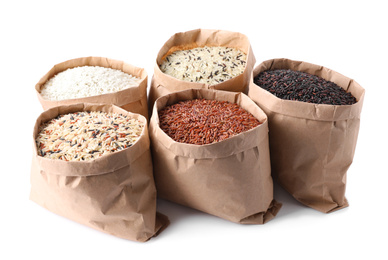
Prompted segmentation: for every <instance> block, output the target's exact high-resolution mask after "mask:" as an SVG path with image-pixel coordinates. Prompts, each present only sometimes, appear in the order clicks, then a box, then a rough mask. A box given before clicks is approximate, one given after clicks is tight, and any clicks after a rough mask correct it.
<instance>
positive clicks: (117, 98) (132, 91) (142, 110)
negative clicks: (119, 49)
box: [35, 57, 148, 118]
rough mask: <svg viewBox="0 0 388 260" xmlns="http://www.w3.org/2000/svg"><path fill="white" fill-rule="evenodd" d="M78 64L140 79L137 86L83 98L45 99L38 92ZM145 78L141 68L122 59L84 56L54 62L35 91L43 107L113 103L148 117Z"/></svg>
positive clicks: (145, 75)
mask: <svg viewBox="0 0 388 260" xmlns="http://www.w3.org/2000/svg"><path fill="white" fill-rule="evenodd" d="M79 66H99V67H105V68H111V69H116V70H121V71H123V72H125V73H128V74H131V75H133V76H136V77H138V78H140V79H141V82H140V84H139V86H138V87H130V88H127V89H124V90H121V91H118V92H115V93H109V94H103V95H97V96H92V97H85V98H75V99H67V100H60V101H56V100H45V99H43V97H42V95H41V94H40V90H41V88H42V87H43V85H44V84H45V83H46V82H47V80H49V79H50V78H52V77H53V76H55V75H56V74H58V73H59V72H62V71H64V70H66V69H69V68H75V67H79ZM147 79H148V75H147V73H146V71H145V70H144V69H142V68H138V67H135V66H132V65H130V64H127V63H125V62H123V61H118V60H113V59H108V58H103V57H84V58H77V59H72V60H68V61H65V62H62V63H59V64H56V65H55V66H54V67H53V68H52V69H51V70H50V71H49V72H47V73H46V75H44V76H43V77H42V78H41V79H40V80H39V82H38V83H37V84H36V85H35V89H36V93H37V96H38V99H39V102H40V103H41V105H42V107H43V109H45V110H46V109H49V108H51V107H55V106H61V105H69V104H77V103H98V104H103V103H105V104H113V105H116V106H118V107H121V108H123V109H125V110H127V111H130V112H132V113H138V114H141V115H143V116H145V117H146V118H148V107H147Z"/></svg>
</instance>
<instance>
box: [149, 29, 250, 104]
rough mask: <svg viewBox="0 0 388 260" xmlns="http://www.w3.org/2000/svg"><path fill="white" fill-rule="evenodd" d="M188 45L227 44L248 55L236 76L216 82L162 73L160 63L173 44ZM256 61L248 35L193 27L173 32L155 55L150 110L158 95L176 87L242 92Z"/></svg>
mask: <svg viewBox="0 0 388 260" xmlns="http://www.w3.org/2000/svg"><path fill="white" fill-rule="evenodd" d="M187 46H190V47H191V48H195V47H202V46H226V47H233V48H237V49H240V50H241V51H243V52H244V53H245V54H246V55H247V61H246V67H245V70H244V72H243V73H242V74H240V75H239V76H237V77H234V78H232V79H229V80H227V81H224V82H222V83H219V84H216V85H208V84H205V83H196V82H188V81H183V80H179V79H176V78H174V77H171V76H169V75H167V74H165V73H163V72H162V71H161V70H160V68H159V66H160V65H161V63H162V60H163V58H164V56H165V55H166V54H167V53H169V51H171V50H172V49H174V48H177V47H179V48H185V47H187ZM255 62H256V59H255V56H254V55H253V51H252V48H251V45H250V42H249V40H248V37H247V36H245V35H243V34H241V33H238V32H229V31H224V30H208V29H196V30H192V31H187V32H180V33H176V34H174V35H173V36H172V37H171V38H170V39H169V40H168V41H167V42H166V43H165V44H164V45H163V46H162V48H161V49H160V51H159V53H158V56H157V58H156V64H155V66H154V75H153V77H152V80H151V88H150V93H149V107H150V111H151V110H152V107H153V104H154V102H155V100H156V99H157V98H158V97H161V96H163V95H165V94H168V93H171V92H175V91H180V90H185V89H190V88H198V89H199V88H204V89H218V90H227V91H233V92H244V91H245V89H246V88H247V87H248V84H249V78H250V75H251V72H252V69H253V66H254V65H255Z"/></svg>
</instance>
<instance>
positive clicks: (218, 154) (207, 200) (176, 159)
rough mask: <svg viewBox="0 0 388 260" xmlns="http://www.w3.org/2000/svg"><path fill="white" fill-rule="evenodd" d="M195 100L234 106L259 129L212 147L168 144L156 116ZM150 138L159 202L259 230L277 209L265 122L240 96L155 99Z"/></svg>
mask: <svg viewBox="0 0 388 260" xmlns="http://www.w3.org/2000/svg"><path fill="white" fill-rule="evenodd" d="M196 98H204V99H211V100H220V101H229V102H231V103H237V104H238V105H240V106H241V107H242V108H244V109H245V110H247V111H248V112H250V113H252V114H253V115H254V116H255V117H256V118H257V119H259V121H260V122H262V124H261V125H259V126H257V127H255V128H253V129H251V130H249V131H247V132H244V133H241V134H238V135H235V136H233V137H230V138H228V139H226V140H223V141H220V142H218V143H212V144H206V145H193V144H186V143H179V142H175V141H173V140H172V139H171V138H170V137H169V136H168V135H167V134H165V133H164V132H163V130H162V129H161V128H160V127H159V117H158V111H159V110H160V109H162V108H164V107H165V106H167V105H171V104H174V103H177V102H178V101H181V100H192V99H196ZM150 137H151V147H152V155H153V163H154V176H155V182H156V187H157V190H158V196H159V197H161V198H163V199H167V200H169V201H173V202H176V203H179V204H181V205H185V206H188V207H191V208H194V209H197V210H200V211H203V212H206V213H209V214H212V215H215V216H218V217H221V218H224V219H227V220H230V221H233V222H237V223H244V224H263V223H266V222H267V221H269V220H271V219H272V218H274V217H275V216H276V214H277V212H278V211H279V209H280V207H281V204H279V203H277V202H276V201H275V200H274V199H273V183H272V177H271V168H270V158H269V150H268V149H269V148H268V126H267V116H266V115H265V114H264V113H263V111H262V110H261V109H260V108H259V107H258V106H257V105H256V104H255V103H254V102H253V101H252V100H250V99H249V98H248V97H247V96H246V95H244V94H242V93H233V92H227V91H217V90H207V89H190V90H184V91H179V92H174V93H171V94H168V95H165V96H163V97H160V98H159V99H157V101H156V102H155V105H154V111H153V113H152V117H151V121H150Z"/></svg>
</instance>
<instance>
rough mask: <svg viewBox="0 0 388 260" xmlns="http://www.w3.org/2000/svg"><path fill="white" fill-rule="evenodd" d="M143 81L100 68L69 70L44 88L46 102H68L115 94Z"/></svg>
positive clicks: (86, 67) (57, 75)
mask: <svg viewBox="0 0 388 260" xmlns="http://www.w3.org/2000/svg"><path fill="white" fill-rule="evenodd" d="M140 81H141V79H140V78H137V77H135V76H133V75H130V74H127V73H124V72H122V71H121V70H115V69H111V68H104V67H98V66H81V67H75V68H71V69H67V70H65V71H62V72H60V73H58V74H56V75H55V76H54V77H52V78H50V79H49V80H48V81H47V82H46V83H45V84H44V85H43V87H42V89H41V95H42V97H43V99H46V100H66V99H74V98H84V97H91V96H97V95H102V94H108V93H114V92H117V91H120V90H124V89H126V88H130V87H135V86H138V85H139V83H140Z"/></svg>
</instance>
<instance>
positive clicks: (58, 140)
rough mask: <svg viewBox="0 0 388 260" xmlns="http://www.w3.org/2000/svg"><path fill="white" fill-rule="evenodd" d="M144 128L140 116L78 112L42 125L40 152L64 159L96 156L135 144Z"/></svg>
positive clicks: (39, 139)
mask: <svg viewBox="0 0 388 260" xmlns="http://www.w3.org/2000/svg"><path fill="white" fill-rule="evenodd" d="M143 129H144V124H143V123H141V122H140V121H138V120H137V119H134V118H131V117H129V116H126V115H122V114H118V113H105V112H100V111H92V112H77V113H69V114H65V115H59V116H58V117H56V118H54V119H51V120H50V121H48V122H46V123H44V124H42V125H41V126H40V127H39V133H38V136H37V138H36V145H37V150H38V155H40V156H43V157H46V158H49V159H59V160H65V161H86V160H93V159H96V158H98V157H101V156H103V155H106V154H110V153H113V152H116V151H120V150H123V149H126V148H128V147H130V146H132V145H133V144H134V143H135V142H136V141H137V140H138V139H139V138H140V135H141V133H142V131H143Z"/></svg>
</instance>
